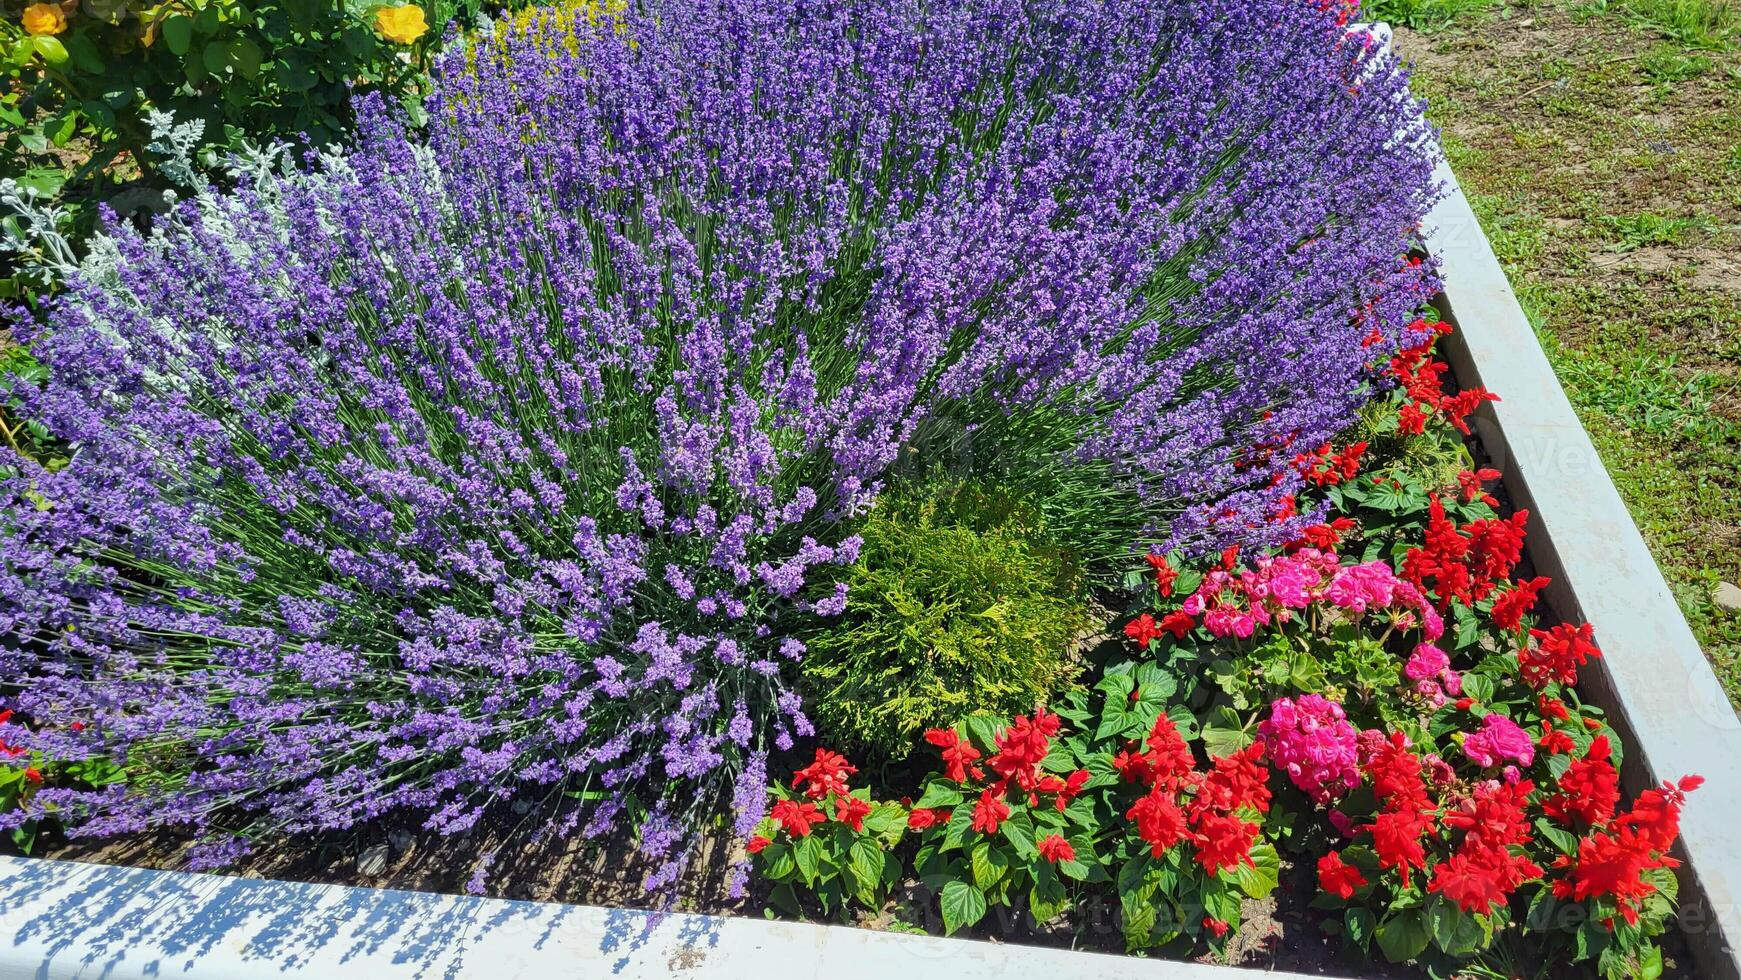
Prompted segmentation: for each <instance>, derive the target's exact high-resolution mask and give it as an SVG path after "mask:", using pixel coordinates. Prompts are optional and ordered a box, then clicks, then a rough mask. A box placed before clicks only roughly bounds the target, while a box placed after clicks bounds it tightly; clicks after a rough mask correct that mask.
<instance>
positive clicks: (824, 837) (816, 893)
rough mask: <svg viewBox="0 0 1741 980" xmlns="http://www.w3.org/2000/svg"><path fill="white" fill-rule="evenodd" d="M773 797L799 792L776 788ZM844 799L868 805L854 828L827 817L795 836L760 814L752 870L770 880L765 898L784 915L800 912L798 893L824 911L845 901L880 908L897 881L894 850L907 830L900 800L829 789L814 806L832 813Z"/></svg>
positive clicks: (832, 911) (840, 908)
mask: <svg viewBox="0 0 1741 980" xmlns="http://www.w3.org/2000/svg"><path fill="white" fill-rule="evenodd" d="M774 796H775V799H777V800H794V801H802V800H803V797H802V796H799V795H797V794H793V793H791V792H788V791H786V790H784V789H783V788H780V787H775V789H774ZM847 798H851V799H854V800H859V801H861V802H862V803H864V804H865V805H866V806H868V807H869V811H868V812H867V813H865V814H864V815H863V816H862V817H861V818H859V819H860V824H859V826H858V827H857V828H856V829H854V828H853V827H852V826H850V825H849V824H847V823H846V822H844V821H839V820H832V821H828V822H826V823H824V824H822V825H821V826H819V827H817V828H815V829H814V830H812V831H811V832H810V833H807V834H805V835H803V836H800V837H794V836H791V835H781V834H780V832H779V825H778V824H777V823H775V821H774V820H772V819H765V820H763V821H762V823H761V825H760V826H759V827H757V828H756V837H755V838H752V840H755V841H757V843H756V844H753V845H752V846H753V847H754V848H755V853H754V855H753V857H752V860H753V862H754V865H755V868H756V873H757V874H758V875H759V876H761V877H762V878H763V879H765V880H767V881H768V882H769V883H770V884H772V885H773V886H774V887H773V890H772V891H771V892H770V893H769V899H770V901H771V903H772V904H773V905H774V907H775V908H778V909H780V910H781V911H784V912H786V913H788V914H798V913H799V912H800V907H799V896H800V895H804V896H809V897H811V898H813V899H815V901H816V902H817V903H818V904H819V905H821V907H822V910H823V911H824V912H827V913H830V914H838V913H841V912H843V911H845V909H846V907H847V905H848V902H849V900H850V901H851V902H855V903H857V904H858V905H859V906H861V907H864V908H868V909H880V908H882V907H883V905H884V904H885V903H886V902H887V901H888V897H889V893H890V891H892V890H893V889H894V887H895V886H896V885H898V884H900V881H901V864H900V862H899V861H898V860H896V858H895V855H894V849H895V847H896V846H897V845H899V844H900V843H901V838H902V837H903V835H905V833H906V829H907V811H906V808H904V807H902V806H901V805H900V804H899V803H893V802H882V803H875V802H872V801H871V798H870V791H869V790H863V789H860V790H853V791H851V792H849V793H843V794H832V793H831V794H829V795H827V796H826V797H824V798H823V799H822V800H821V801H820V802H818V803H812V804H810V805H812V806H816V807H817V808H818V810H819V812H822V813H824V814H835V813H838V812H839V806H840V804H841V802H842V801H844V800H845V799H847Z"/></svg>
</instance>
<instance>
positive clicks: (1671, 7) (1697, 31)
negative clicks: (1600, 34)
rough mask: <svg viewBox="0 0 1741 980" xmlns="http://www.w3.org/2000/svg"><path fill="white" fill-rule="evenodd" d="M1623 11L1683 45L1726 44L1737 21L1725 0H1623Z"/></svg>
mask: <svg viewBox="0 0 1741 980" xmlns="http://www.w3.org/2000/svg"><path fill="white" fill-rule="evenodd" d="M1625 10H1626V13H1627V14H1628V15H1629V16H1630V17H1631V19H1633V20H1634V21H1637V22H1639V23H1642V24H1645V25H1648V26H1650V27H1653V28H1655V29H1656V30H1658V31H1660V32H1662V34H1663V36H1665V37H1667V38H1669V39H1670V40H1673V41H1675V42H1677V43H1679V44H1681V45H1684V46H1685V47H1689V48H1704V49H1706V50H1713V51H1715V50H1722V49H1725V48H1727V47H1729V45H1730V43H1731V42H1732V40H1733V38H1734V34H1735V25H1736V21H1737V17H1736V13H1735V8H1734V7H1733V6H1731V5H1730V4H1729V3H1728V2H1726V0H1625Z"/></svg>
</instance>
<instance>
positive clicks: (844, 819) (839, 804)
mask: <svg viewBox="0 0 1741 980" xmlns="http://www.w3.org/2000/svg"><path fill="white" fill-rule="evenodd" d="M870 812H871V805H870V804H869V803H867V802H865V801H864V800H861V799H859V798H858V797H856V796H841V797H837V798H836V799H835V801H834V819H836V820H838V821H840V822H841V823H843V824H846V825H847V826H848V827H851V828H852V830H853V833H863V832H864V818H865V817H866V816H867V815H869V814H870Z"/></svg>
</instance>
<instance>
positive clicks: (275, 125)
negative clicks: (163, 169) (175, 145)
mask: <svg viewBox="0 0 1741 980" xmlns="http://www.w3.org/2000/svg"><path fill="white" fill-rule="evenodd" d="M478 3H479V0H439V2H438V3H436V4H433V5H432V9H428V10H426V11H425V13H426V15H427V19H428V28H429V29H428V31H427V32H426V33H424V34H423V35H422V36H421V37H419V38H417V39H416V40H414V41H411V42H410V43H399V42H395V41H391V40H388V39H387V38H386V37H384V36H382V34H381V33H379V32H378V31H377V30H376V28H375V13H376V8H378V7H383V6H389V4H386V3H368V4H364V3H361V2H356V0H352V2H342V3H322V2H318V0H171V2H167V3H149V2H145V0H104V2H99V3H85V4H81V5H80V7H79V8H78V10H77V11H76V12H74V13H72V14H70V15H66V16H65V27H64V28H63V29H62V30H61V31H59V32H58V33H54V34H40V35H34V36H33V35H31V34H29V33H27V32H26V30H25V27H24V25H23V24H21V23H19V22H18V21H9V22H8V23H7V24H6V25H5V27H4V28H3V30H4V33H3V34H0V60H3V61H4V63H5V65H6V71H7V75H8V80H9V81H10V82H11V83H12V85H11V86H10V88H11V91H10V92H9V93H8V94H7V95H5V96H4V97H0V120H3V121H4V124H5V127H6V128H5V130H4V132H5V144H4V145H5V152H6V153H7V155H8V156H9V157H13V156H15V155H18V154H46V153H48V151H49V148H50V147H55V148H64V147H67V146H68V145H69V144H70V143H72V142H73V140H74V139H75V138H77V139H80V140H81V141H83V142H85V143H86V144H87V145H88V146H89V147H90V149H91V154H92V155H91V160H90V163H89V164H87V167H88V168H98V169H100V168H101V167H103V166H106V165H107V164H108V162H109V161H110V160H112V159H113V158H114V156H115V155H116V154H117V153H119V152H121V151H123V150H126V151H131V152H132V154H133V156H134V159H135V162H136V163H140V164H142V165H148V164H147V161H148V160H149V156H148V154H146V153H145V152H144V148H145V144H146V142H147V135H148V128H147V126H146V124H145V122H144V117H145V113H146V112H148V111H149V110H151V109H157V110H160V111H167V112H170V113H171V114H173V115H174V116H176V117H177V118H178V119H180V120H184V121H185V120H193V119H198V120H201V121H203V122H204V123H205V128H206V138H207V139H208V140H210V141H212V142H213V143H214V144H216V145H217V146H220V147H228V146H233V145H235V143H236V142H237V141H239V140H240V139H242V138H252V139H255V140H260V139H263V138H269V137H285V138H294V137H297V136H299V135H302V134H306V135H307V136H308V137H309V138H310V139H312V140H313V141H315V142H317V143H325V142H329V141H331V140H333V139H336V138H337V137H338V136H339V135H340V134H342V133H343V132H344V130H345V126H346V123H347V120H348V116H349V103H350V98H351V91H352V85H353V84H355V85H356V86H357V87H358V88H362V89H373V88H378V89H381V90H384V91H386V92H388V93H390V94H392V95H394V96H415V95H416V94H418V92H419V88H420V84H421V83H420V79H419V75H420V71H421V69H422V67H423V64H424V62H425V60H426V58H427V56H428V52H429V47H430V45H431V44H433V43H434V42H436V41H438V40H439V38H440V37H441V31H442V29H443V28H444V27H445V26H446V23H447V21H448V20H450V19H452V18H453V17H454V16H456V15H458V14H461V13H475V12H476V9H477V5H478ZM393 5H396V4H393Z"/></svg>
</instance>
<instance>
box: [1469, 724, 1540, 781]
mask: <svg viewBox="0 0 1741 980" xmlns="http://www.w3.org/2000/svg"><path fill="white" fill-rule="evenodd" d="M1463 754H1464V755H1466V756H1468V757H1469V761H1471V762H1473V763H1475V764H1476V765H1478V766H1481V767H1483V768H1486V767H1490V766H1497V765H1499V764H1500V763H1502V762H1515V763H1517V764H1518V765H1520V766H1525V767H1527V766H1528V765H1529V764H1530V763H1531V762H1534V761H1535V742H1534V741H1533V740H1532V739H1531V738H1530V737H1529V733H1528V732H1526V731H1524V730H1523V729H1522V728H1519V727H1518V725H1517V722H1515V721H1512V720H1511V719H1510V718H1507V717H1505V716H1504V715H1488V716H1487V717H1485V718H1483V719H1481V730H1480V731H1478V732H1472V733H1470V734H1469V735H1466V736H1464V738H1463Z"/></svg>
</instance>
